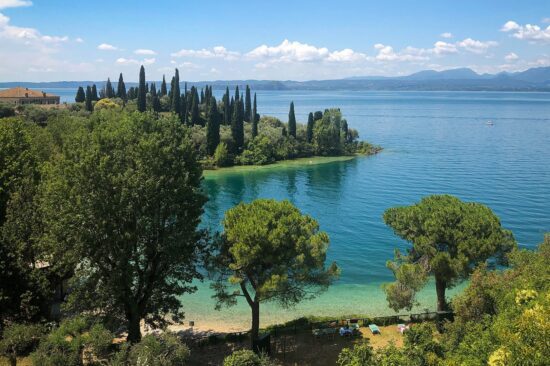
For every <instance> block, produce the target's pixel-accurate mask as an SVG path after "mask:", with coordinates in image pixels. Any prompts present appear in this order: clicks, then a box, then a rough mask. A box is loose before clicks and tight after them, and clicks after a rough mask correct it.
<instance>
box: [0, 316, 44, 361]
mask: <svg viewBox="0 0 550 366" xmlns="http://www.w3.org/2000/svg"><path fill="white" fill-rule="evenodd" d="M43 333H44V327H43V326H41V325H39V324H17V323H15V324H12V325H10V326H9V327H7V328H6V329H4V331H3V332H2V338H1V339H0V355H2V356H5V357H6V358H7V359H8V360H9V361H10V364H11V365H13V366H15V365H16V364H17V357H22V356H26V355H28V354H29V353H30V352H31V351H32V350H33V349H34V348H36V346H37V345H38V342H39V341H40V338H41V337H42V335H43Z"/></svg>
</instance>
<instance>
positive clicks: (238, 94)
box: [235, 85, 241, 101]
mask: <svg viewBox="0 0 550 366" xmlns="http://www.w3.org/2000/svg"><path fill="white" fill-rule="evenodd" d="M240 95H241V94H240V93H239V86H238V85H237V86H235V101H237V100H239V96H240Z"/></svg>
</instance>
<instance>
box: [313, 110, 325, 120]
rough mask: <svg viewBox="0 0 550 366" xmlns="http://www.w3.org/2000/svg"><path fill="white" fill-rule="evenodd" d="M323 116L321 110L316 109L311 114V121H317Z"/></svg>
mask: <svg viewBox="0 0 550 366" xmlns="http://www.w3.org/2000/svg"><path fill="white" fill-rule="evenodd" d="M322 118H323V112H321V111H317V112H315V113H314V114H313V121H318V120H320V119H322Z"/></svg>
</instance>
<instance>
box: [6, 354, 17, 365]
mask: <svg viewBox="0 0 550 366" xmlns="http://www.w3.org/2000/svg"><path fill="white" fill-rule="evenodd" d="M8 358H9V360H10V366H17V356H9V357H8Z"/></svg>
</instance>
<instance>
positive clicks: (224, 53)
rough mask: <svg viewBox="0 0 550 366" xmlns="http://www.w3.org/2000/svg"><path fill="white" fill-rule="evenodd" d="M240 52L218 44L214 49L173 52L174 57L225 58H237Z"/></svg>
mask: <svg viewBox="0 0 550 366" xmlns="http://www.w3.org/2000/svg"><path fill="white" fill-rule="evenodd" d="M239 55H240V54H239V53H238V52H234V51H229V50H227V49H226V48H225V47H223V46H216V47H213V48H212V49H207V48H203V49H200V50H189V49H181V50H179V51H178V52H174V53H172V54H171V56H172V57H176V58H179V57H196V58H223V59H225V60H229V61H231V60H236V59H237V57H238V56H239Z"/></svg>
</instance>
